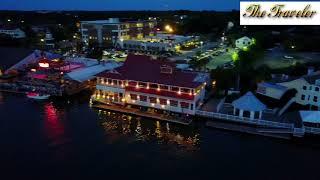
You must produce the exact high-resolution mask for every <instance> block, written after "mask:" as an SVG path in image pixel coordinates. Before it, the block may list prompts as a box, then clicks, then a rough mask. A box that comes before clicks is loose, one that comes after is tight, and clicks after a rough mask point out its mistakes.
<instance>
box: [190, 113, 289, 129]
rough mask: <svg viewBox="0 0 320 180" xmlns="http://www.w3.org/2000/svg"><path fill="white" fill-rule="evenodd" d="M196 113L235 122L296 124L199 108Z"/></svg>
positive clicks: (275, 124) (281, 126)
mask: <svg viewBox="0 0 320 180" xmlns="http://www.w3.org/2000/svg"><path fill="white" fill-rule="evenodd" d="M196 115H199V116H204V117H209V118H217V119H223V120H229V121H234V122H241V123H247V124H255V125H261V126H271V127H279V128H289V129H293V128H294V125H293V124H290V123H280V122H274V121H268V120H262V119H250V118H246V117H239V116H234V115H228V114H222V113H215V112H208V111H200V110H197V111H196Z"/></svg>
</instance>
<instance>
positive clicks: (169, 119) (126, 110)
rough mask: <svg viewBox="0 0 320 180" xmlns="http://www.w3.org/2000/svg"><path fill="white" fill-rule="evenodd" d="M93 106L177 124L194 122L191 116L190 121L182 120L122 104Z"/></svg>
mask: <svg viewBox="0 0 320 180" xmlns="http://www.w3.org/2000/svg"><path fill="white" fill-rule="evenodd" d="M92 107H94V108H98V109H106V110H110V111H115V112H120V113H125V114H130V115H134V116H140V117H146V118H150V119H155V120H159V121H167V122H171V123H177V124H182V125H190V124H191V123H192V120H191V118H190V119H188V121H186V120H182V119H177V118H176V117H173V116H168V115H164V114H157V113H150V112H143V111H140V110H139V109H134V108H128V107H122V106H117V105H105V104H97V105H92Z"/></svg>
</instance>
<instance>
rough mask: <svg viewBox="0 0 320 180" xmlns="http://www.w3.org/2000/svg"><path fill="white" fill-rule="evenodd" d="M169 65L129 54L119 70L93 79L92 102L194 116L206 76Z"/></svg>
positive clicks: (202, 93)
mask: <svg viewBox="0 0 320 180" xmlns="http://www.w3.org/2000/svg"><path fill="white" fill-rule="evenodd" d="M174 67H175V65H174V64H173V63H171V62H167V61H161V60H159V59H153V58H152V57H151V56H145V55H133V54H129V56H128V57H127V59H126V61H125V62H124V64H123V66H121V67H118V68H116V69H114V70H111V71H105V72H103V73H100V74H98V75H97V86H96V92H95V94H94V97H93V98H94V100H96V101H99V102H103V103H107V104H118V105H128V104H129V105H136V106H142V107H146V108H150V109H159V110H164V111H170V112H175V113H181V114H191V115H194V114H195V112H196V109H197V108H198V107H199V106H200V105H201V104H202V101H203V99H204V96H205V86H206V84H207V83H209V82H208V81H209V75H208V74H205V73H198V72H188V71H181V70H177V69H175V68H174Z"/></svg>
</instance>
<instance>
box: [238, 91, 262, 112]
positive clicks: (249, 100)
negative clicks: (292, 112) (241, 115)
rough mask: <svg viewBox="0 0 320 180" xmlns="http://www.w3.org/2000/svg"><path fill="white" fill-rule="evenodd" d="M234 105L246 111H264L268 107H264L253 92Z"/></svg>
mask: <svg viewBox="0 0 320 180" xmlns="http://www.w3.org/2000/svg"><path fill="white" fill-rule="evenodd" d="M232 105H233V106H234V107H235V108H237V109H242V110H246V111H263V110H265V109H266V108H267V107H266V105H264V104H263V103H262V102H261V101H260V100H259V99H258V98H257V97H256V96H255V95H254V94H253V93H252V92H250V91H249V92H247V93H246V94H245V95H243V96H241V97H240V98H239V99H237V100H235V101H233V102H232Z"/></svg>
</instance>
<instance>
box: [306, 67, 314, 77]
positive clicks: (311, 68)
mask: <svg viewBox="0 0 320 180" xmlns="http://www.w3.org/2000/svg"><path fill="white" fill-rule="evenodd" d="M313 73H314V67H308V74H307V75H308V76H310V75H312V74H313Z"/></svg>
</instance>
